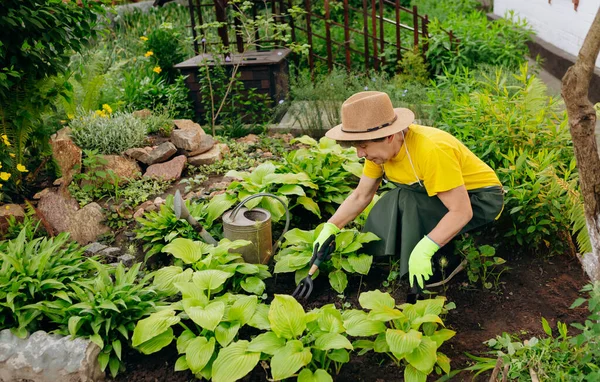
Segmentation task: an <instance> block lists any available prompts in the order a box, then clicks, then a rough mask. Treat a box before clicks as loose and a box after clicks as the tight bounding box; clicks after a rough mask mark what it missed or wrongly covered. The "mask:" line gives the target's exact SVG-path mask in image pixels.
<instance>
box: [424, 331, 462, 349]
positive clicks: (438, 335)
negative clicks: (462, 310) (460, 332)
mask: <svg viewBox="0 0 600 382" xmlns="http://www.w3.org/2000/svg"><path fill="white" fill-rule="evenodd" d="M455 334H456V332H455V331H453V330H450V329H440V330H438V331H436V332H435V333H433V334H432V335H430V336H429V339H430V340H432V341H435V343H436V345H437V347H438V348H439V347H440V346H442V344H443V343H444V341H447V340H449V339H450V338H452V337H454V335H455Z"/></svg>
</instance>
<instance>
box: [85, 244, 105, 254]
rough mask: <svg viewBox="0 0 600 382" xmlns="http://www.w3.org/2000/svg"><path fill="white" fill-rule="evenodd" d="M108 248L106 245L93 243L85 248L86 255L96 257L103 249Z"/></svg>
mask: <svg viewBox="0 0 600 382" xmlns="http://www.w3.org/2000/svg"><path fill="white" fill-rule="evenodd" d="M105 248H108V247H107V246H106V245H104V244H102V243H98V242H93V243H92V244H90V245H88V246H87V247H86V248H85V253H88V254H90V255H95V254H96V253H98V252H100V251H102V250H103V249H105Z"/></svg>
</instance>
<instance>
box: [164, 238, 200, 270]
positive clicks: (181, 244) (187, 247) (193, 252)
mask: <svg viewBox="0 0 600 382" xmlns="http://www.w3.org/2000/svg"><path fill="white" fill-rule="evenodd" d="M209 250H210V245H209V244H206V243H203V242H201V241H193V240H190V239H185V238H181V237H179V238H177V239H175V240H173V241H172V242H170V243H169V244H167V245H165V246H164V247H163V249H162V252H166V253H170V254H171V255H173V256H175V257H176V258H178V259H181V260H183V262H184V263H186V264H194V263H196V262H198V261H200V260H201V259H202V256H203V254H207V253H208V252H209Z"/></svg>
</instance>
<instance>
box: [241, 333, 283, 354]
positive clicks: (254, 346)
mask: <svg viewBox="0 0 600 382" xmlns="http://www.w3.org/2000/svg"><path fill="white" fill-rule="evenodd" d="M284 346H285V339H284V338H280V337H277V334H275V333H273V332H266V333H263V334H259V335H258V336H256V337H255V338H254V339H253V340H252V341H250V345H248V351H251V352H261V353H265V354H270V355H275V354H276V353H277V351H279V349H280V348H282V347H284Z"/></svg>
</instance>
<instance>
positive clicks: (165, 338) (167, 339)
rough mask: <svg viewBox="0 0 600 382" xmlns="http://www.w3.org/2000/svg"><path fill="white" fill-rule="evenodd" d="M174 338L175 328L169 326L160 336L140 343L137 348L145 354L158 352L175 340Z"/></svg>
mask: <svg viewBox="0 0 600 382" xmlns="http://www.w3.org/2000/svg"><path fill="white" fill-rule="evenodd" d="M134 335H135V334H134ZM173 338H174V336H173V328H168V329H167V330H165V331H164V332H162V333H161V334H159V335H158V336H156V337H152V338H151V339H149V340H148V341H146V342H143V343H141V344H139V345H138V346H136V349H138V350H139V351H140V352H142V353H144V354H152V353H156V352H157V351H159V350H161V349H162V348H164V347H165V346H167V345H169V344H170V343H171V342H172V341H173Z"/></svg>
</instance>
